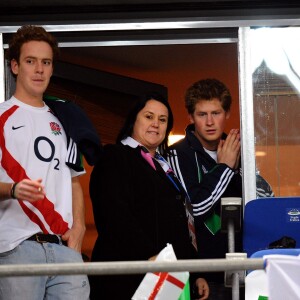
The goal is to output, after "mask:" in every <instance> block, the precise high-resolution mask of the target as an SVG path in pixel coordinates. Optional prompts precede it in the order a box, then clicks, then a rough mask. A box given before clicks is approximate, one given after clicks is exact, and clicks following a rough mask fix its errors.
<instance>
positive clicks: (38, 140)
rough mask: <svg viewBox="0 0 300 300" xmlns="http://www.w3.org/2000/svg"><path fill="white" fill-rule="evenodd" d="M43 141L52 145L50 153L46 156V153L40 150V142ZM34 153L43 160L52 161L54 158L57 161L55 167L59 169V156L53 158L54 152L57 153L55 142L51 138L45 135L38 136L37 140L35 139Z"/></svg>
mask: <svg viewBox="0 0 300 300" xmlns="http://www.w3.org/2000/svg"><path fill="white" fill-rule="evenodd" d="M41 142H42V143H43V142H44V143H45V142H46V143H48V145H49V146H50V148H49V149H50V151H49V154H48V156H47V157H46V156H45V154H42V153H41V152H40V150H39V144H40V143H41ZM34 153H35V155H36V157H37V158H38V159H39V160H41V161H44V162H51V161H52V160H54V161H55V162H56V165H55V166H54V169H55V170H59V159H58V158H53V157H54V154H55V146H54V144H53V142H52V141H51V140H50V139H48V138H47V137H45V136H40V137H38V138H36V140H35V141H34Z"/></svg>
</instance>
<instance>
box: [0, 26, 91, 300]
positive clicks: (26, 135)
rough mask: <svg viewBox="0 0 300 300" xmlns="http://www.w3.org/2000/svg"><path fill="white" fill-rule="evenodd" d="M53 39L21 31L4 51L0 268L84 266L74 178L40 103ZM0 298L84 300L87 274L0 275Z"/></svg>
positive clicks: (57, 128) (56, 125)
mask: <svg viewBox="0 0 300 300" xmlns="http://www.w3.org/2000/svg"><path fill="white" fill-rule="evenodd" d="M57 55H58V44H57V41H56V40H55V38H54V37H53V36H52V35H51V34H49V33H48V32H46V31H45V30H44V28H42V27H39V26H31V25H25V26H22V27H21V28H19V30H18V31H17V32H16V33H15V34H14V35H13V37H12V39H11V41H10V43H9V48H8V50H7V53H6V58H7V59H8V61H9V63H10V66H11V71H12V73H13V75H14V77H15V78H16V90H15V92H14V94H13V96H12V98H11V99H9V100H8V101H5V102H3V103H1V104H0V120H1V121H0V126H1V131H0V159H1V161H0V199H1V201H0V264H1V265H5V264H34V263H37V264H41V263H67V262H82V256H81V245H82V240H83V237H84V233H85V220H84V212H85V210H84V199H83V193H82V189H81V185H80V182H79V179H78V176H79V175H80V174H82V173H84V171H83V172H76V171H74V170H72V169H71V168H70V167H69V166H67V165H66V163H65V162H66V155H67V137H66V133H65V131H64V128H63V126H62V124H61V123H60V121H59V120H58V119H57V118H56V117H55V116H54V114H53V112H52V111H51V110H50V109H49V107H48V106H47V105H46V104H45V103H44V101H43V94H44V92H45V90H46V88H47V86H48V84H49V81H50V78H51V75H52V72H53V63H54V60H55V59H56V58H57ZM0 298H1V299H14V300H18V299H31V300H34V299H36V300H40V299H64V300H68V299H70V300H75V299H80V300H82V299H88V298H89V283H88V279H87V276H85V275H76V276H37V277H36V276H33V277H1V278H0Z"/></svg>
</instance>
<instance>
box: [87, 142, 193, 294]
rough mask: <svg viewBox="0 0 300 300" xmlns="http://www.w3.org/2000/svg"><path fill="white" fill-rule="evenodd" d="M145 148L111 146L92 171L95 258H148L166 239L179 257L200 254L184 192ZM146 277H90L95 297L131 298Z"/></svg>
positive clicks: (105, 259)
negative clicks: (143, 151) (146, 155)
mask: <svg viewBox="0 0 300 300" xmlns="http://www.w3.org/2000/svg"><path fill="white" fill-rule="evenodd" d="M140 151H141V150H140V148H135V149H134V148H131V147H129V146H124V145H106V146H104V153H103V155H102V156H101V160H100V162H99V163H98V164H97V165H96V166H95V168H94V170H93V172H92V175H91V181H90V195H91V199H92V202H93V211H94V218H95V224H96V227H97V230H98V234H99V236H98V239H97V241H96V244H95V247H94V250H93V254H92V261H130V260H148V259H149V258H150V257H152V256H154V255H157V254H158V253H159V252H160V251H161V250H162V249H163V248H164V247H165V246H166V244H167V243H171V244H172V245H173V248H174V251H175V254H176V256H177V258H178V259H188V258H195V256H194V253H193V248H192V246H191V243H190V238H189V232H188V226H187V218H186V212H185V208H184V195H182V194H180V193H179V192H178V191H177V190H176V188H175V187H174V186H173V184H172V183H171V181H170V180H169V179H168V178H167V176H166V175H165V173H164V172H163V170H161V172H159V171H155V170H154V169H153V168H152V167H151V166H150V165H149V164H148V162H147V161H146V160H145V159H144V158H143V157H142V156H141V154H140ZM143 276H144V275H131V276H127V277H125V276H98V277H91V278H90V279H91V289H92V299H93V298H94V299H100V298H101V296H102V298H101V299H131V296H132V295H133V294H134V292H135V290H136V289H137V287H138V285H139V283H140V282H141V280H142V279H143ZM97 292H99V294H97ZM103 293H107V295H103ZM109 293H112V294H109ZM103 297H104V298H103ZM106 297H107V298H106Z"/></svg>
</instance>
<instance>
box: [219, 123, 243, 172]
mask: <svg viewBox="0 0 300 300" xmlns="http://www.w3.org/2000/svg"><path fill="white" fill-rule="evenodd" d="M240 151H241V142H240V134H239V130H238V129H231V130H230V132H229V134H228V136H227V138H226V140H225V141H224V140H221V141H220V143H219V145H218V150H217V157H218V163H223V164H226V165H228V166H229V167H230V168H232V169H235V168H237V166H238V163H239V158H240Z"/></svg>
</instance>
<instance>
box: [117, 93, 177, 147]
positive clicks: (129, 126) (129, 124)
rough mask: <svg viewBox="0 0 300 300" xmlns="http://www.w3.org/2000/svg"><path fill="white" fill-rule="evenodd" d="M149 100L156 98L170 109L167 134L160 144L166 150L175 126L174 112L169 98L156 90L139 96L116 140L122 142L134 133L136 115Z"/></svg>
mask: <svg viewBox="0 0 300 300" xmlns="http://www.w3.org/2000/svg"><path fill="white" fill-rule="evenodd" d="M149 100H156V101H158V102H160V103H162V104H163V105H165V106H166V107H167V109H168V113H169V116H168V125H167V130H166V136H165V138H164V140H163V141H162V143H161V144H160V147H161V148H162V150H163V151H166V149H167V148H168V137H169V134H170V132H171V130H172V128H173V113H172V110H171V107H170V105H169V102H168V100H167V99H166V98H165V97H164V96H162V95H161V94H159V93H156V92H150V93H147V94H145V95H143V96H141V97H139V98H138V100H137V102H136V104H135V105H134V107H133V108H132V109H131V111H130V112H129V114H128V116H127V118H126V120H125V123H124V126H123V127H122V128H121V130H120V132H119V134H118V137H117V140H116V142H117V143H120V142H121V141H122V140H123V139H125V138H127V137H129V136H131V135H132V132H133V127H134V124H135V121H136V117H137V115H138V113H139V112H140V111H141V110H142V109H143V108H144V107H145V106H146V103H147V102H148V101H149Z"/></svg>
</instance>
